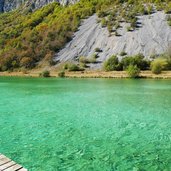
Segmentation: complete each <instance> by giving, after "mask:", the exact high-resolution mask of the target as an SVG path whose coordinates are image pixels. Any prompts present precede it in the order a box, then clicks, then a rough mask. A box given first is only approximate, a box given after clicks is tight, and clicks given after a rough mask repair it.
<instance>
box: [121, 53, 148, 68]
mask: <svg viewBox="0 0 171 171" xmlns="http://www.w3.org/2000/svg"><path fill="white" fill-rule="evenodd" d="M121 63H122V66H123V69H126V68H128V66H129V65H137V67H138V68H140V69H141V70H147V69H149V67H150V62H149V61H147V60H145V59H144V56H143V55H142V54H138V55H135V56H129V57H125V58H123V59H122V61H121Z"/></svg>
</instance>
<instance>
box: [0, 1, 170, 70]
mask: <svg viewBox="0 0 171 171" xmlns="http://www.w3.org/2000/svg"><path fill="white" fill-rule="evenodd" d="M34 2H36V1H34ZM42 2H43V1H42ZM48 2H50V1H48ZM60 2H62V3H63V2H64V1H60ZM65 2H67V1H65ZM70 2H75V1H70ZM26 4H27V3H26ZM44 5H45V4H43V3H42V6H43V7H42V8H40V9H37V10H34V11H32V10H31V11H30V10H29V9H28V8H23V6H21V7H18V9H17V10H14V11H12V12H8V13H4V14H1V15H0V70H1V71H6V70H15V69H18V68H26V69H31V68H35V67H42V66H45V65H47V66H48V65H49V66H54V65H57V66H58V65H60V62H66V61H70V62H74V63H77V62H78V61H79V58H80V56H85V58H90V57H92V56H96V57H97V56H98V59H97V62H92V64H91V63H90V64H89V65H90V67H92V68H100V67H101V66H102V64H103V62H104V61H105V60H106V59H108V58H109V57H110V56H112V55H117V54H118V56H119V57H121V56H126V55H136V54H139V53H142V54H143V55H145V57H149V56H151V55H159V54H162V53H164V52H165V51H166V50H167V48H168V47H169V45H170V41H171V37H170V35H171V34H170V33H171V29H170V26H169V25H171V18H170V11H171V10H170V9H171V3H170V2H169V1H167V0H165V1H163V0H158V1H155V0H154V1H151V2H150V3H149V2H148V3H147V2H146V1H145V0H139V1H136V2H135V1H131V0H128V1H127V0H125V1H124V0H123V1H113V0H105V1H104V0H90V1H86V0H81V1H80V2H77V3H75V4H74V5H70V6H61V5H60V4H58V3H56V2H54V3H50V4H48V5H45V6H44ZM68 42H69V43H68ZM95 49H96V50H95ZM97 49H98V50H97ZM95 51H98V52H96V53H95ZM121 53H122V55H120V54H121ZM123 53H124V55H123ZM93 60H94V59H93Z"/></svg>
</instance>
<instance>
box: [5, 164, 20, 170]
mask: <svg viewBox="0 0 171 171" xmlns="http://www.w3.org/2000/svg"><path fill="white" fill-rule="evenodd" d="M21 168H22V166H21V165H19V164H15V165H13V166H11V167H9V168H7V169H4V171H16V170H19V169H21Z"/></svg>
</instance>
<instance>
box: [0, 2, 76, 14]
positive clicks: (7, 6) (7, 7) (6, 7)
mask: <svg viewBox="0 0 171 171" xmlns="http://www.w3.org/2000/svg"><path fill="white" fill-rule="evenodd" d="M52 2H59V3H60V4H61V5H67V4H74V3H75V2H77V0H55V1H54V0H22V1H20V0H1V1H0V13H1V12H8V11H11V10H15V9H17V8H19V7H20V6H22V5H23V7H24V8H29V9H30V10H34V9H38V8H41V7H43V6H45V5H47V4H49V3H52Z"/></svg>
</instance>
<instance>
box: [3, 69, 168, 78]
mask: <svg viewBox="0 0 171 171" xmlns="http://www.w3.org/2000/svg"><path fill="white" fill-rule="evenodd" d="M41 72H42V70H30V71H27V72H26V73H24V72H7V71H6V72H0V77H5V76H7V77H35V78H36V77H39V78H40V76H39V74H40V73H41ZM58 73H59V72H58V71H53V70H51V71H50V76H51V77H58ZM65 77H66V78H129V76H128V75H127V73H126V72H125V71H111V72H105V71H79V72H65ZM140 78H152V79H171V71H163V72H162V73H161V74H159V75H155V74H153V73H152V72H151V71H141V73H140Z"/></svg>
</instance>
